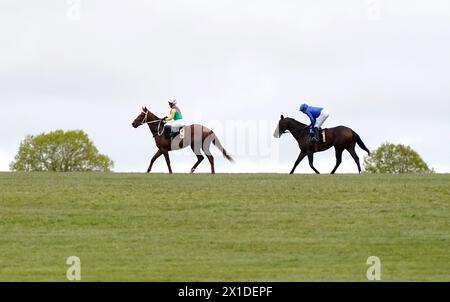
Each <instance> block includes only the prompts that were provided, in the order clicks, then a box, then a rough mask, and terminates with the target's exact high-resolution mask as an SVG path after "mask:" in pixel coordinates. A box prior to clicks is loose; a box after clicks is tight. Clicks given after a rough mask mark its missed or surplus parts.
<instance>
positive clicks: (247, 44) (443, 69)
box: [0, 0, 450, 173]
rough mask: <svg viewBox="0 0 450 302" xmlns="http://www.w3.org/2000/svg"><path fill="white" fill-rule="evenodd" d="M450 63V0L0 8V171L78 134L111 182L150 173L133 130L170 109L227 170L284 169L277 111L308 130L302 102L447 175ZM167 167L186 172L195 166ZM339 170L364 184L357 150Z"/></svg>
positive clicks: (6, 4) (204, 0)
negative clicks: (38, 146) (209, 143)
mask: <svg viewBox="0 0 450 302" xmlns="http://www.w3.org/2000/svg"><path fill="white" fill-rule="evenodd" d="M78 2H79V3H80V4H81V6H80V11H79V19H78V20H77V10H76V8H77V6H76V4H77V3H78ZM73 3H75V5H74V4H73ZM449 54H450V1H448V0H427V1H425V0H421V1H417V0H391V1H388V0H345V1H333V0H314V1H313V0H310V1H299V0H295V1H289V0H281V1H280V0H276V1H275V0H273V1H267V0H239V1H238V0H220V1H219V0H190V1H181V0H178V1H174V0H154V1H140V0H133V1H112V0H89V1H88V0H81V1H77V0H72V1H65V0H40V1H32V0H1V1H0V170H8V164H9V162H11V160H13V157H14V155H15V153H16V152H17V148H18V145H19V143H20V141H21V140H22V139H23V138H24V136H25V135H26V134H38V133H41V132H43V131H50V130H54V129H83V130H84V131H86V132H87V133H88V134H89V135H90V137H91V138H92V139H93V141H94V142H95V144H96V146H97V147H98V149H99V150H100V152H102V153H105V154H107V155H108V156H110V157H111V158H112V159H113V160H114V161H115V163H116V165H115V169H114V170H115V171H145V170H146V168H147V165H148V161H149V159H150V158H151V156H153V154H154V153H155V152H156V147H155V146H154V142H153V139H152V137H151V135H150V133H149V130H148V128H143V127H141V128H138V129H133V128H132V127H131V121H132V120H133V119H134V118H135V117H136V115H137V114H138V113H139V112H140V107H141V106H142V105H146V106H147V107H148V108H149V109H150V110H152V111H153V112H154V113H156V114H157V115H159V116H163V115H165V114H167V113H168V107H167V99H168V98H169V97H172V96H175V97H177V98H178V100H179V103H180V107H181V108H182V110H183V114H184V115H185V117H186V118H187V121H189V122H195V123H203V124H205V125H206V126H209V127H210V128H212V129H213V130H215V131H216V133H217V135H218V136H219V138H221V140H222V143H223V144H224V145H225V147H226V148H227V149H228V150H229V151H230V153H232V154H234V155H235V157H236V163H235V164H229V163H228V162H226V161H225V160H224V159H223V158H222V157H221V156H220V155H219V153H218V152H216V154H217V155H218V156H217V159H216V163H217V171H218V172H289V170H290V169H291V167H292V165H293V163H294V161H295V159H296V158H297V155H298V152H299V151H298V147H297V145H296V143H295V141H294V140H293V138H292V137H290V136H285V137H283V138H281V139H280V140H276V139H274V138H272V134H273V131H274V129H275V126H276V123H277V121H278V118H279V116H280V114H284V115H286V116H290V117H294V118H296V119H298V120H300V121H303V122H307V118H306V116H304V115H303V114H300V113H299V112H298V107H299V105H300V104H301V103H303V102H307V103H309V104H312V105H317V106H324V107H326V108H327V109H328V110H329V111H330V113H331V116H330V118H329V119H328V120H327V122H326V124H325V126H327V127H332V126H336V125H341V124H342V125H346V126H349V127H351V128H352V129H354V130H355V131H356V132H358V133H359V134H360V136H361V137H362V139H363V140H364V142H365V143H366V145H367V146H368V147H369V148H370V149H375V148H376V147H377V146H378V145H380V144H381V143H383V142H385V141H389V142H394V143H402V144H407V145H410V146H411V147H412V148H414V149H415V150H416V151H418V152H419V153H420V154H421V156H422V157H423V158H424V160H425V161H426V162H427V163H428V164H429V165H430V166H432V167H434V168H435V170H436V171H438V172H450V160H449V158H450V157H449V151H448V150H450V140H449V130H450V122H449V118H448V117H449V113H450V85H449V84H450V57H449ZM255 125H258V126H257V127H256V128H255ZM247 128H251V129H253V131H251V130H249V129H247ZM246 133H247V134H246ZM248 133H252V135H251V136H250V137H251V138H249V137H248V136H249V135H248ZM255 137H257V138H258V139H257V140H254V138H255ZM249 139H252V141H251V143H250V144H244V143H243V142H245V141H247V140H249ZM244 145H248V146H247V147H245V148H241V149H239V148H238V146H241V147H242V146H244ZM255 145H256V146H257V147H255ZM252 148H253V149H252ZM255 148H256V149H255ZM358 154H359V155H360V157H361V159H362V157H363V156H364V155H365V153H364V152H363V151H362V150H361V149H358ZM171 156H172V166H173V168H174V171H176V172H187V171H188V170H189V169H190V167H191V166H192V165H193V164H194V163H195V161H196V158H195V156H194V155H193V154H192V153H191V150H190V149H185V150H183V151H179V152H177V153H171ZM334 160H335V159H334V151H332V150H329V151H327V152H324V153H320V154H316V156H315V165H316V167H317V168H318V169H319V170H320V171H321V172H323V173H325V172H326V173H328V172H330V171H331V169H332V168H333V166H334ZM155 171H164V172H165V171H167V168H166V165H165V162H164V160H163V159H162V158H161V159H160V160H159V161H158V162H157V163H156V165H155ZM198 171H199V172H207V171H209V164H208V163H207V161H205V162H204V163H203V164H202V166H201V168H199V170H198ZM297 172H308V173H309V172H311V170H310V168H309V166H308V164H307V161H306V160H305V161H304V162H302V164H301V165H300V166H299V168H298V169H297ZM338 172H356V166H355V164H354V162H353V160H352V159H351V157H350V156H349V155H348V153H345V155H344V161H343V164H342V165H341V167H340V168H339V170H338Z"/></svg>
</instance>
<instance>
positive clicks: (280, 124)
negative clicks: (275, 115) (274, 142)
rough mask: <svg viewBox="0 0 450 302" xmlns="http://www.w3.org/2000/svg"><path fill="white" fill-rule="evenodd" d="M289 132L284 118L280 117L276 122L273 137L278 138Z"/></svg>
mask: <svg viewBox="0 0 450 302" xmlns="http://www.w3.org/2000/svg"><path fill="white" fill-rule="evenodd" d="M288 130H289V125H288V121H287V119H285V118H284V116H283V115H282V116H281V118H280V121H279V122H278V126H277V129H275V133H274V134H273V136H274V137H276V138H279V137H281V136H282V135H283V134H285V133H286V131H288Z"/></svg>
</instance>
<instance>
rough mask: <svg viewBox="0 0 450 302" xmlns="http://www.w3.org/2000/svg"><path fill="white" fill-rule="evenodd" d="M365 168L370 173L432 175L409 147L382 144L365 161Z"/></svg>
mask: <svg viewBox="0 0 450 302" xmlns="http://www.w3.org/2000/svg"><path fill="white" fill-rule="evenodd" d="M364 168H365V169H366V171H367V172H369V173H430V172H433V171H432V170H430V168H429V167H428V165H427V164H426V163H425V162H424V161H423V159H422V158H421V157H420V155H419V154H418V153H417V152H416V151H414V150H413V149H412V148H411V147H409V146H404V145H400V144H399V145H395V144H391V143H385V144H382V145H381V146H380V147H378V149H376V150H375V151H374V152H372V154H371V155H370V156H368V157H366V158H365V159H364Z"/></svg>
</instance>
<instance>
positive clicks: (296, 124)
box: [285, 117, 306, 128]
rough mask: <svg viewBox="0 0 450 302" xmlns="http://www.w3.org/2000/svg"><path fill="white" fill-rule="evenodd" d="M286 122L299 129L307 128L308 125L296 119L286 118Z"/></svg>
mask: <svg viewBox="0 0 450 302" xmlns="http://www.w3.org/2000/svg"><path fill="white" fill-rule="evenodd" d="M285 119H286V120H288V121H289V122H291V123H293V124H294V126H296V127H299V128H305V127H306V125H305V124H303V123H301V122H299V121H297V120H296V119H293V118H290V117H286V118H285Z"/></svg>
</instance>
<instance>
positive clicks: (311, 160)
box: [308, 152, 320, 174]
mask: <svg viewBox="0 0 450 302" xmlns="http://www.w3.org/2000/svg"><path fill="white" fill-rule="evenodd" d="M308 160H309V166H310V167H311V169H313V170H314V172H316V174H320V172H319V171H317V169H316V168H314V165H313V162H314V153H312V152H311V153H308Z"/></svg>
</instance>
